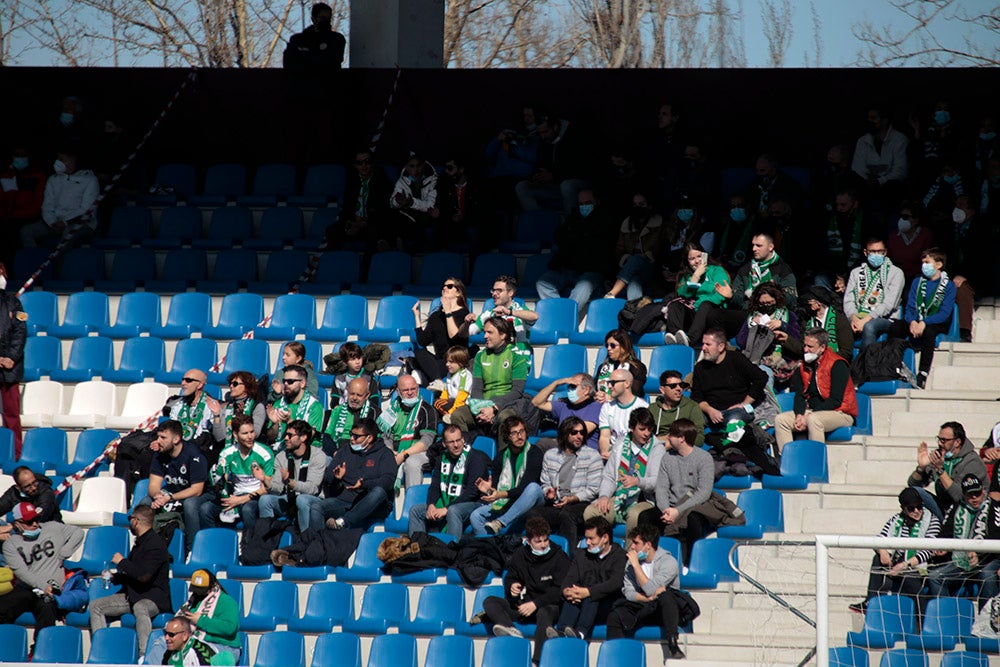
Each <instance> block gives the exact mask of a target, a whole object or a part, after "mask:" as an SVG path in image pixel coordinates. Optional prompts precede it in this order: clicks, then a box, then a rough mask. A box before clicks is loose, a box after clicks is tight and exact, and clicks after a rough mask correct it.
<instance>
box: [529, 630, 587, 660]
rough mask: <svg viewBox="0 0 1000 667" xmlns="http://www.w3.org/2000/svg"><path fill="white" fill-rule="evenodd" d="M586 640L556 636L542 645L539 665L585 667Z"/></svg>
mask: <svg viewBox="0 0 1000 667" xmlns="http://www.w3.org/2000/svg"><path fill="white" fill-rule="evenodd" d="M588 664H589V662H588V659H587V642H586V641H584V640H583V639H577V638H576V637H557V638H555V639H550V640H548V641H547V642H545V644H544V645H543V646H542V661H541V662H540V663H539V667H587V665H588Z"/></svg>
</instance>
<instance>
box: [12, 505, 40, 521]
mask: <svg viewBox="0 0 1000 667" xmlns="http://www.w3.org/2000/svg"><path fill="white" fill-rule="evenodd" d="M37 518H38V509H37V508H36V507H35V506H34V505H32V504H31V503H18V504H17V505H14V521H25V522H28V521H34V520H35V519H37Z"/></svg>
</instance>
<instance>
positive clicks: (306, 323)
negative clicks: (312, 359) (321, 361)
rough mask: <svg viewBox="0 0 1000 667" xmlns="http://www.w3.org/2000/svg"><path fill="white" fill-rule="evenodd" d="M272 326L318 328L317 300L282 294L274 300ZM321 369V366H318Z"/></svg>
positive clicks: (307, 296) (306, 296)
mask: <svg viewBox="0 0 1000 667" xmlns="http://www.w3.org/2000/svg"><path fill="white" fill-rule="evenodd" d="M271 325H272V326H276V327H290V326H296V327H300V328H302V327H309V328H310V329H313V328H315V327H316V299H315V298H313V297H312V296H310V295H308V294H282V295H281V296H279V297H278V298H277V299H275V300H274V309H273V310H272V311H271ZM317 368H320V366H317Z"/></svg>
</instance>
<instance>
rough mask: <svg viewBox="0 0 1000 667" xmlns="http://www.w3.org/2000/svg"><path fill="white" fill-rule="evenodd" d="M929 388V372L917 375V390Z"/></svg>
mask: <svg viewBox="0 0 1000 667" xmlns="http://www.w3.org/2000/svg"><path fill="white" fill-rule="evenodd" d="M926 386H927V371H920V372H919V373H917V389H924V388H925V387H926Z"/></svg>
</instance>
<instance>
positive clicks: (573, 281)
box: [535, 269, 604, 315]
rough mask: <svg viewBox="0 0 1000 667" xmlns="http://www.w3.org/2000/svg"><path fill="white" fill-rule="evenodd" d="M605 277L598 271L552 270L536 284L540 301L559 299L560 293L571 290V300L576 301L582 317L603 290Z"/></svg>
mask: <svg viewBox="0 0 1000 667" xmlns="http://www.w3.org/2000/svg"><path fill="white" fill-rule="evenodd" d="M603 285H604V276H602V275H601V274H600V273H599V272H597V271H585V272H583V273H580V272H579V271H574V270H573V269H560V270H558V271H557V270H554V269H550V270H549V271H546V272H545V273H543V274H542V275H541V277H540V278H539V279H538V282H536V283H535V289H537V290H538V298H540V299H557V298H559V297H560V296H562V295H561V294H560V292H561V291H562V290H564V289H569V290H570V293H569V298H571V299H573V301H576V305H577V307H578V309H579V313H580V314H581V315H582V314H583V312H584V309H585V308H586V307H587V304H588V303H590V300H591V298H593V295H594V294H595V292H596V291H597V290H600V289H602V286H603Z"/></svg>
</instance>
